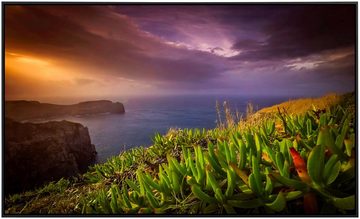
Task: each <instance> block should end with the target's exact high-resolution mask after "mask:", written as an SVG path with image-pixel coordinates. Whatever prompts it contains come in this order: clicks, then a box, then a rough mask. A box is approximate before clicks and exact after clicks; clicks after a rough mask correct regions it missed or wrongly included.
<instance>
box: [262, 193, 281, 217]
mask: <svg viewBox="0 0 360 219" xmlns="http://www.w3.org/2000/svg"><path fill="white" fill-rule="evenodd" d="M265 205H266V206H267V207H269V208H270V209H271V210H274V211H276V212H279V211H282V210H284V208H285V207H286V199H285V197H284V195H283V193H282V192H280V193H279V194H278V196H277V197H276V199H275V200H274V201H273V202H272V203H268V204H265Z"/></svg>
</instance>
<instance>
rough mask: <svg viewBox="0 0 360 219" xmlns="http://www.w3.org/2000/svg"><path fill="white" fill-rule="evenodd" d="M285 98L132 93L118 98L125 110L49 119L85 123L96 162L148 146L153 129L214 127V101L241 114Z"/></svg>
mask: <svg viewBox="0 0 360 219" xmlns="http://www.w3.org/2000/svg"><path fill="white" fill-rule="evenodd" d="M288 99H289V97H253V98H250V97H239V96H163V97H132V98H128V99H127V100H125V101H124V100H123V101H121V100H119V101H121V102H123V103H124V106H125V111H126V112H125V114H100V115H89V116H64V117H59V118H56V119H52V120H68V121H73V122H78V123H81V124H83V125H84V126H86V127H88V129H89V132H90V137H91V141H92V143H93V144H95V146H96V150H97V152H98V162H99V163H102V162H105V161H106V160H107V159H108V158H109V157H111V156H115V155H118V154H119V153H120V152H121V151H123V150H124V149H129V148H132V147H136V146H145V147H147V146H150V145H151V142H152V140H151V139H152V138H153V136H154V134H155V133H160V134H165V133H166V132H167V131H168V129H169V128H182V129H183V128H206V129H211V128H215V127H216V115H217V114H216V107H215V106H216V101H219V103H221V104H222V103H223V101H225V100H226V101H227V102H228V103H229V104H230V107H231V110H232V111H235V110H238V111H239V112H240V113H244V114H245V111H246V105H247V103H248V102H252V103H253V105H254V106H255V109H256V108H257V107H258V109H260V108H263V107H266V106H271V105H274V104H277V103H280V102H283V101H287V100H288ZM113 101H114V99H113ZM116 101H118V100H116ZM42 121H44V120H42ZM42 121H39V120H38V121H37V122H42Z"/></svg>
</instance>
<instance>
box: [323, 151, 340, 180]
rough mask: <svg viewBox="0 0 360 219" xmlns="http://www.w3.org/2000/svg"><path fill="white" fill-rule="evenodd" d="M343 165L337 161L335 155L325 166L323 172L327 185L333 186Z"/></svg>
mask: <svg viewBox="0 0 360 219" xmlns="http://www.w3.org/2000/svg"><path fill="white" fill-rule="evenodd" d="M340 167H341V163H340V161H338V159H337V155H336V154H334V155H332V156H331V157H330V159H329V160H328V161H327V162H326V164H325V169H324V172H323V178H324V181H325V183H326V185H329V184H331V183H332V182H333V181H334V180H335V179H336V177H337V176H338V175H339V172H340Z"/></svg>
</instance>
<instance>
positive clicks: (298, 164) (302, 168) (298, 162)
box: [289, 147, 311, 183]
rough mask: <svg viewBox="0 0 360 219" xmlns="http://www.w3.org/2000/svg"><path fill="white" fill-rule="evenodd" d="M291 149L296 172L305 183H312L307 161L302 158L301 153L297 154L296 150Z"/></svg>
mask: <svg viewBox="0 0 360 219" xmlns="http://www.w3.org/2000/svg"><path fill="white" fill-rule="evenodd" d="M289 149H290V154H291V157H292V159H293V161H294V165H295V169H296V172H297V173H298V175H299V177H300V179H301V180H302V181H303V182H306V183H310V182H311V179H310V177H309V174H308V172H307V168H306V162H305V160H304V159H303V158H302V157H301V156H300V154H299V152H297V151H296V150H295V148H293V147H291V148H289Z"/></svg>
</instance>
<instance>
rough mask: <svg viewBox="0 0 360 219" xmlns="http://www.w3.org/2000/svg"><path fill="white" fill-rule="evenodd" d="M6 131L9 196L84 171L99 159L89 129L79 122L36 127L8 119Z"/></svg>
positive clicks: (7, 189) (53, 123)
mask: <svg viewBox="0 0 360 219" xmlns="http://www.w3.org/2000/svg"><path fill="white" fill-rule="evenodd" d="M4 131H5V154H4V157H5V168H4V170H5V186H6V189H5V191H6V192H7V193H8V192H10V193H12V192H19V191H24V190H26V189H30V188H34V187H35V186H39V185H41V184H42V183H44V182H49V181H53V180H58V179H60V178H61V177H68V176H72V175H75V174H77V173H80V172H83V171H85V170H86V169H87V167H88V165H90V164H92V163H94V161H95V159H96V150H95V146H94V145H92V144H91V141H90V136H89V132H88V129H87V128H86V127H84V126H82V125H81V124H79V123H73V122H68V121H61V122H46V123H40V124H33V123H19V122H15V121H14V120H11V119H8V118H6V119H5V130H4Z"/></svg>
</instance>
